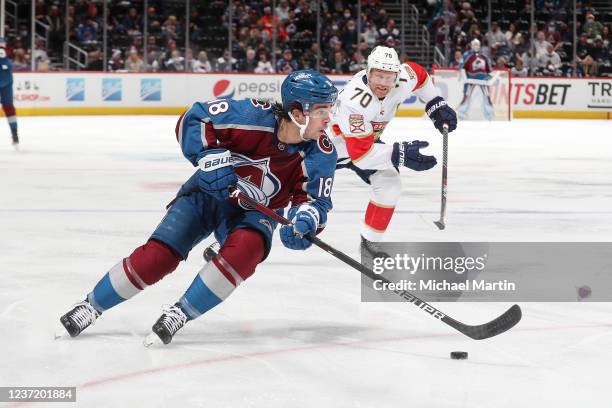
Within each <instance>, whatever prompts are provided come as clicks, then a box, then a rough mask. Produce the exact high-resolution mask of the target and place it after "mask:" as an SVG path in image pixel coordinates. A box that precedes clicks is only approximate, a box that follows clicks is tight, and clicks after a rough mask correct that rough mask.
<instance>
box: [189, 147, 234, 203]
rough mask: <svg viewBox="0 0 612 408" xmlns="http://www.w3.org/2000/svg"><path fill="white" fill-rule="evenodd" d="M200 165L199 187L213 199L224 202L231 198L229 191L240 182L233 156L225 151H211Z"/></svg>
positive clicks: (200, 161)
mask: <svg viewBox="0 0 612 408" xmlns="http://www.w3.org/2000/svg"><path fill="white" fill-rule="evenodd" d="M198 164H199V166H200V171H199V172H198V175H199V178H198V187H200V190H202V191H203V192H205V193H206V194H208V195H210V196H212V197H213V198H215V199H217V200H220V201H223V200H227V199H228V198H229V189H228V187H229V186H231V185H235V184H236V182H237V181H238V177H237V176H236V172H235V171H234V166H233V165H232V155H231V154H230V152H229V151H228V150H225V149H211V150H208V151H207V152H206V155H205V156H204V157H202V158H201V159H200V160H199V161H198Z"/></svg>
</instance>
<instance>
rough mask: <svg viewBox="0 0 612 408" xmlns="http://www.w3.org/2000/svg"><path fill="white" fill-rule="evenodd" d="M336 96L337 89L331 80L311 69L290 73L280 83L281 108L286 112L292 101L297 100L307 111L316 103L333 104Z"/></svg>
mask: <svg viewBox="0 0 612 408" xmlns="http://www.w3.org/2000/svg"><path fill="white" fill-rule="evenodd" d="M337 96H338V89H337V88H336V87H335V86H334V84H333V83H332V81H330V80H329V78H327V77H326V76H325V75H323V74H322V73H320V72H319V71H314V70H312V69H304V70H301V71H295V72H293V73H291V74H290V75H288V76H287V78H285V80H284V81H283V84H282V85H281V98H282V100H283V109H284V110H285V111H286V112H289V110H290V109H291V105H292V104H293V102H299V103H300V104H301V105H302V109H303V110H304V112H308V111H310V109H312V105H314V104H316V103H320V104H327V103H329V104H333V103H334V102H336V97H337Z"/></svg>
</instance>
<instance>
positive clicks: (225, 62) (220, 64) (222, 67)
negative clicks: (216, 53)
mask: <svg viewBox="0 0 612 408" xmlns="http://www.w3.org/2000/svg"><path fill="white" fill-rule="evenodd" d="M237 62H238V60H236V58H234V57H233V56H230V52H229V50H227V49H226V50H225V51H223V56H222V57H220V58H219V59H218V60H217V68H216V71H217V72H234V71H236V63H237Z"/></svg>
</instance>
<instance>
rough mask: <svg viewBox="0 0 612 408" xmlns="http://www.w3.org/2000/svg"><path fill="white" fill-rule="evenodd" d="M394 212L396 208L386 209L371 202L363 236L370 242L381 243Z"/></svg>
mask: <svg viewBox="0 0 612 408" xmlns="http://www.w3.org/2000/svg"><path fill="white" fill-rule="evenodd" d="M393 211H395V207H386V206H382V205H380V204H376V203H374V202H372V201H370V203H369V204H368V209H367V210H366V213H365V223H364V226H363V228H362V229H361V235H362V236H363V237H364V238H365V239H367V240H368V241H380V240H381V239H382V236H383V234H384V233H385V231H386V230H387V227H388V226H389V222H391V217H393Z"/></svg>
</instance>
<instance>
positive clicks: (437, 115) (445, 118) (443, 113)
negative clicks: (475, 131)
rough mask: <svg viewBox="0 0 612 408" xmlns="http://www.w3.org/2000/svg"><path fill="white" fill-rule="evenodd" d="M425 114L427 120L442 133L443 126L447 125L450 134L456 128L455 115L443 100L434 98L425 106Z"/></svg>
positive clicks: (437, 97)
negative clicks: (427, 117)
mask: <svg viewBox="0 0 612 408" xmlns="http://www.w3.org/2000/svg"><path fill="white" fill-rule="evenodd" d="M425 112H426V113H427V116H429V119H431V120H432V121H433V123H434V126H435V127H436V129H438V130H439V131H440V133H442V129H443V127H444V124H445V123H446V124H447V125H448V131H449V132H452V131H453V130H455V129H456V128H457V114H456V113H455V111H454V110H453V109H452V108H451V107H450V106H448V104H447V103H446V101H445V100H444V98H442V97H441V96H436V97H435V98H433V99H432V100H431V101H429V103H428V104H427V105H426V106H425Z"/></svg>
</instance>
